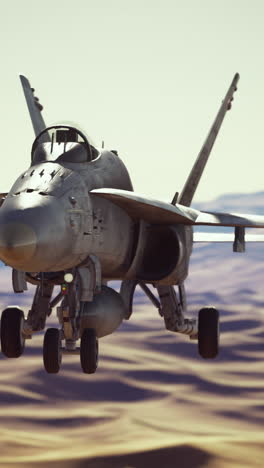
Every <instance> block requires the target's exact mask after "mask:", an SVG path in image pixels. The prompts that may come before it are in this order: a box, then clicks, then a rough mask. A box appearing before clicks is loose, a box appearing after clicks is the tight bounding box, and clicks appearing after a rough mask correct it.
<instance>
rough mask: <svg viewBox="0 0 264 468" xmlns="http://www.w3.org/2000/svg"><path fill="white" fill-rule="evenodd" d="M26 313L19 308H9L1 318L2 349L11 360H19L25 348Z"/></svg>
mask: <svg viewBox="0 0 264 468" xmlns="http://www.w3.org/2000/svg"><path fill="white" fill-rule="evenodd" d="M24 321H25V319H24V312H23V311H22V310H21V309H20V308H19V307H7V309H5V310H3V312H2V317H1V348H2V353H3V354H4V355H5V356H6V357H9V358H18V357H20V356H21V355H22V354H23V351H24V347H25V335H24V334H23V328H24Z"/></svg>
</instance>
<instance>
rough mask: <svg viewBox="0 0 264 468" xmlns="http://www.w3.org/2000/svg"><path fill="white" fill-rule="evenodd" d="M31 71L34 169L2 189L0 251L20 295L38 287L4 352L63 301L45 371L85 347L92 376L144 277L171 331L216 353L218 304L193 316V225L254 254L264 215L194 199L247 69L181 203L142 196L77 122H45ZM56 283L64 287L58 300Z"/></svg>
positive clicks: (15, 320) (6, 317)
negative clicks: (215, 230)
mask: <svg viewBox="0 0 264 468" xmlns="http://www.w3.org/2000/svg"><path fill="white" fill-rule="evenodd" d="M20 79H21V83H22V87H23V90H24V94H25V98H26V102H27V106H28V110H29V114H30V117H31V121H32V124H33V128H34V132H35V135H36V138H35V141H34V143H33V146H32V150H31V162H30V166H29V168H28V169H26V171H25V172H23V173H22V174H21V175H20V176H19V177H18V179H17V180H16V182H15V183H14V185H13V186H12V188H11V190H10V192H9V193H7V194H1V209H0V259H1V260H2V261H3V262H4V263H5V264H6V265H9V266H11V267H12V269H13V270H12V282H13V289H14V292H15V293H21V292H23V291H25V290H26V289H27V283H31V284H33V285H35V286H36V290H35V295H34V299H33V303H32V306H31V309H30V310H29V311H28V314H27V317H26V318H25V317H24V312H23V311H22V309H21V308H19V307H14V306H12V307H7V308H6V309H5V310H4V311H3V312H2V317H1V347H2V352H3V354H4V355H5V356H7V357H9V358H17V357H19V356H21V355H22V353H23V350H24V347H25V341H26V340H27V339H29V338H32V335H33V334H34V333H36V332H39V331H41V330H44V328H45V325H46V319H47V317H49V316H50V314H51V312H52V310H53V308H54V307H56V306H57V317H58V322H59V328H48V329H47V330H46V333H45V335H44V343H43V361H44V367H45V369H46V371H47V372H48V373H57V372H58V371H59V369H60V365H61V357H62V354H67V353H68V354H70V353H79V354H80V361H81V367H82V370H83V372H85V373H94V372H95V371H96V369H97V364H98V338H101V337H103V336H106V335H108V334H110V333H112V332H113V331H114V330H116V329H117V328H118V326H119V325H120V324H121V322H122V321H123V320H124V319H126V320H128V319H129V318H130V316H131V313H132V307H133V296H134V292H135V288H136V286H137V285H139V286H140V287H141V288H142V289H143V291H144V292H145V293H146V295H147V296H148V297H149V299H150V300H151V301H152V302H153V304H154V306H155V307H156V308H157V309H158V311H159V313H160V315H161V317H163V319H164V322H165V326H166V328H167V329H168V330H170V331H172V332H177V333H184V334H186V335H189V337H190V338H191V339H197V340H198V350H199V353H200V355H201V356H202V357H203V358H214V357H215V356H216V355H217V353H218V347H219V314H218V311H217V310H216V309H214V308H212V307H205V308H203V309H201V310H200V312H199V315H198V318H197V319H188V318H186V312H187V311H186V297H185V290H184V281H185V279H186V277H187V274H188V267H189V260H190V256H191V252H192V245H193V240H194V238H193V226H233V227H234V244H233V249H234V251H236V252H239V251H240V252H241V251H244V250H245V228H246V227H259V228H263V227H264V216H255V215H251V216H250V215H239V214H229V213H212V212H210V213H207V212H201V211H198V210H197V209H194V208H191V207H190V205H191V202H192V200H193V196H194V194H195V191H196V188H197V186H198V183H199V181H200V178H201V175H202V173H203V170H204V168H205V165H206V162H207V160H208V157H209V154H210V152H211V149H212V147H213V144H214V141H215V139H216V136H217V134H218V131H219V129H220V126H221V124H222V122H223V119H224V117H225V114H226V112H227V111H228V110H229V109H230V108H231V103H232V100H233V95H234V92H235V91H236V89H237V82H238V80H239V75H238V74H236V75H235V77H234V79H233V81H232V83H231V86H230V88H229V89H228V91H227V94H226V96H225V98H224V100H223V101H222V103H221V106H220V109H219V112H218V114H217V116H216V119H215V121H214V123H213V125H212V128H211V130H210V132H209V134H208V137H207V139H206V141H205V143H204V145H203V147H202V149H201V151H200V153H199V155H198V158H197V160H196V162H195V164H194V166H193V169H192V171H191V173H190V175H189V177H188V179H187V181H186V183H185V185H184V188H183V190H182V192H181V194H178V193H176V194H175V196H174V198H173V200H172V202H171V203H165V202H163V201H158V200H153V199H151V198H146V197H145V196H141V195H139V194H137V193H135V192H134V191H133V186H132V183H131V180H130V177H129V174H128V171H127V169H126V167H125V165H124V163H123V162H122V161H121V159H120V158H119V156H118V154H117V152H116V151H113V150H112V151H107V150H105V149H104V148H95V147H94V146H93V145H92V144H91V143H89V141H88V139H87V137H86V136H85V135H84V134H83V133H82V132H81V131H80V130H78V129H77V128H74V127H71V126H66V125H54V126H52V127H46V125H45V123H44V120H43V117H42V114H41V111H42V106H41V104H40V103H39V100H38V98H36V97H35V96H34V89H33V88H31V87H30V84H29V81H28V80H27V78H26V77H24V76H20ZM201 234H202V233H201ZM202 235H203V238H200V239H199V233H198V234H197V239H195V240H198V241H199V240H207V241H209V240H210V235H209V234H208V235H206V234H205V233H203V234H202ZM220 237H221V235H220ZM213 240H215V239H214V238H213V239H212V241H213ZM218 240H219V239H218ZM220 240H221V239H220ZM249 240H250V239H249ZM110 280H120V281H121V288H120V291H119V292H117V291H116V290H114V289H112V288H110V287H109V286H107V283H108V281H110ZM55 286H59V292H58V290H57V292H56V294H55V297H53V290H54V288H55ZM174 286H176V287H177V289H176V290H175V288H174ZM153 287H154V289H153ZM176 291H177V292H176ZM154 292H155V294H154ZM79 339H80V346H79V347H77V342H78V340H79ZM63 343H64V344H63Z"/></svg>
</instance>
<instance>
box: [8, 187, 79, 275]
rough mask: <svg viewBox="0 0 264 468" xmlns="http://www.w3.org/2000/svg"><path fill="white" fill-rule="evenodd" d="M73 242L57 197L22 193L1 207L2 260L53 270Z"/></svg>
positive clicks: (21, 267) (31, 268)
mask: <svg viewBox="0 0 264 468" xmlns="http://www.w3.org/2000/svg"><path fill="white" fill-rule="evenodd" d="M69 241H70V239H68V236H67V230H66V226H65V214H64V209H63V205H61V203H60V202H59V201H58V200H57V199H55V197H48V196H46V197H44V196H41V195H39V194H34V193H33V194H31V193H26V194H21V195H19V196H18V197H10V198H7V199H6V200H5V202H4V204H3V206H2V207H1V209H0V259H1V260H3V261H4V262H5V263H6V264H7V265H10V266H11V267H13V268H16V269H18V270H22V271H31V272H32V271H53V266H57V265H58V260H60V259H61V258H64V256H65V251H66V252H67V249H68V250H70V244H69ZM55 271H56V270H55Z"/></svg>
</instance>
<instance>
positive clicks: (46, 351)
mask: <svg viewBox="0 0 264 468" xmlns="http://www.w3.org/2000/svg"><path fill="white" fill-rule="evenodd" d="M61 357H62V349H61V334H60V330H58V329H57V328H48V329H47V331H46V333H45V336H44V342H43V363H44V367H45V369H46V371H47V372H48V374H57V373H58V372H59V370H60V366H61Z"/></svg>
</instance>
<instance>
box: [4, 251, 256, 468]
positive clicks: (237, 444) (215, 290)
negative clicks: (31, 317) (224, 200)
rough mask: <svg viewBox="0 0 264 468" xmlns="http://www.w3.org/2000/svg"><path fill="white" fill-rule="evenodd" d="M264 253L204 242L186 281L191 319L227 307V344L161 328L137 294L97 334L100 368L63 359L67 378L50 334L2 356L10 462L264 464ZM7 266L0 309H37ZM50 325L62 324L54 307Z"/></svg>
mask: <svg viewBox="0 0 264 468" xmlns="http://www.w3.org/2000/svg"><path fill="white" fill-rule="evenodd" d="M263 279H264V251H263V247H261V246H259V245H258V246H257V245H251V246H248V248H247V253H246V254H233V253H232V246H231V245H230V244H227V245H214V246H212V245H207V244H206V245H197V246H195V248H194V252H193V256H192V261H191V265H190V277H189V279H188V281H187V291H188V294H189V295H188V304H189V312H190V315H191V316H195V315H196V314H197V313H198V310H199V309H200V308H201V307H203V306H204V305H215V306H216V307H218V309H219V311H220V314H221V351H220V354H219V356H218V357H217V358H216V359H215V360H212V361H208V360H203V359H202V358H200V357H199V356H198V352H197V343H196V342H192V341H190V340H189V338H188V337H185V336H179V335H175V334H173V333H171V332H168V331H166V330H165V329H164V324H163V320H162V318H161V317H159V314H158V312H157V311H156V310H155V308H154V307H153V306H152V304H150V303H149V302H148V299H147V298H146V297H145V296H144V295H143V294H142V292H141V291H140V290H137V294H136V300H135V306H134V312H133V315H132V317H131V319H130V321H128V322H124V323H123V324H122V326H121V327H120V328H119V330H117V331H116V332H115V333H114V334H113V335H111V336H108V337H105V338H103V339H101V340H100V364H99V368H98V371H97V373H96V374H95V375H85V374H83V373H82V372H81V368H80V363H79V358H78V356H64V359H63V365H62V368H61V371H60V373H59V374H58V375H48V374H46V372H45V371H44V369H43V365H42V341H43V334H39V335H38V336H35V337H34V338H33V339H32V340H31V341H28V342H27V348H26V351H25V354H24V355H23V356H22V357H21V358H19V359H7V358H5V357H4V356H3V355H0V418H1V419H0V420H1V426H0V447H1V458H0V466H1V467H18V468H22V467H39V468H42V467H46V466H47V467H54V468H55V467H56V468H57V467H66V468H70V467H71V468H72V467H74V468H75V467H76V468H77V467H78V468H83V467H89V468H109V467H113V468H147V467H164V468H171V467H178V468H187V467H188V468H198V467H210V468H249V467H250V468H251V467H252V468H255V467H263V466H264V453H263V452H264V450H263V446H264V434H263V423H264V404H263V401H264V382H263V380H264V362H263V361H264V293H263V283H264V281H263ZM9 280H10V269H9V268H7V267H3V268H1V269H0V284H1V291H2V293H1V295H0V298H1V308H2V309H3V308H4V307H5V306H6V305H8V304H20V305H21V306H22V307H23V308H24V310H25V311H27V309H28V307H29V306H30V301H31V297H32V290H31V291H29V292H27V293H25V294H24V295H16V296H15V295H13V294H12V291H11V283H10V282H9ZM48 324H49V325H51V326H52V324H56V317H55V313H53V316H52V317H51V318H50V320H49V322H48Z"/></svg>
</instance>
